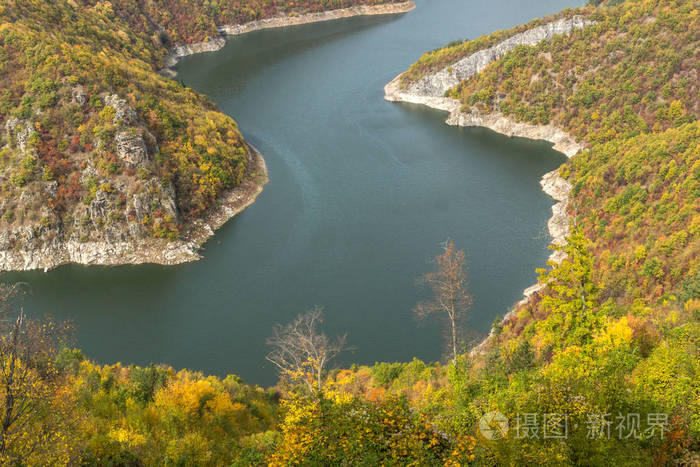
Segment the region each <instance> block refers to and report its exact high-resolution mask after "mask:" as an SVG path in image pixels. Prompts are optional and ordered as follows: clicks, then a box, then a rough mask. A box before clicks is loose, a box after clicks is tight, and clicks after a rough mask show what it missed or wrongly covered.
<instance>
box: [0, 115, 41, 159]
mask: <svg viewBox="0 0 700 467" xmlns="http://www.w3.org/2000/svg"><path fill="white" fill-rule="evenodd" d="M5 131H6V132H7V140H8V141H12V134H13V133H15V136H14V138H15V144H16V145H17V148H18V149H19V150H20V152H25V151H26V150H27V144H28V143H29V138H31V137H32V135H33V134H34V133H36V130H35V129H34V126H33V125H32V122H28V121H25V120H20V119H19V118H16V117H12V118H10V119H8V120H7V121H6V122H5ZM8 144H9V143H8Z"/></svg>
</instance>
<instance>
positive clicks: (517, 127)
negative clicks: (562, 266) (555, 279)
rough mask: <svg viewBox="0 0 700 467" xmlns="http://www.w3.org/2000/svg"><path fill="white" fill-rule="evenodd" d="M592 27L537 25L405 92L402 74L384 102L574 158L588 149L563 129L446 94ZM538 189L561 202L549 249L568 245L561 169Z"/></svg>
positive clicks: (528, 292)
mask: <svg viewBox="0 0 700 467" xmlns="http://www.w3.org/2000/svg"><path fill="white" fill-rule="evenodd" d="M589 24H593V22H591V21H586V20H583V19H582V18H580V17H574V18H572V19H570V20H559V21H556V22H553V23H549V24H546V25H543V26H539V27H537V28H534V29H531V30H529V31H525V32H523V33H520V34H517V35H515V36H513V37H511V38H509V39H506V40H505V41H503V42H501V43H499V44H497V45H495V46H493V47H490V48H488V49H485V50H482V51H479V52H476V53H474V54H472V55H470V56H468V57H466V58H463V59H461V60H459V61H458V62H456V63H454V64H452V65H450V66H448V67H445V68H444V69H442V70H440V71H438V72H436V73H433V74H431V75H429V76H426V77H423V78H421V79H420V80H418V81H417V82H415V83H412V84H411V85H410V86H408V87H407V88H404V87H402V83H401V81H402V76H403V74H401V75H399V76H397V77H396V78H394V79H393V80H392V81H391V82H389V83H388V84H387V85H386V86H385V87H384V98H385V99H386V100H387V101H392V102H407V103H412V104H420V105H425V106H428V107H431V108H434V109H437V110H443V111H446V112H449V116H448V118H447V120H446V123H447V124H448V125H456V126H465V127H467V126H480V127H485V128H488V129H490V130H493V131H495V132H497V133H501V134H504V135H506V136H510V137H513V136H517V137H521V138H529V139H536V140H545V141H548V142H550V143H552V144H553V145H554V146H553V149H555V150H557V151H559V152H561V153H563V154H564V155H565V156H566V157H568V158H571V157H573V156H574V155H575V154H576V153H578V152H579V151H581V150H582V149H584V146H583V145H582V144H580V143H578V142H577V141H576V139H575V138H574V137H572V136H571V135H569V134H568V133H566V132H565V131H563V130H562V129H560V128H557V127H555V126H554V125H551V124H550V125H532V124H529V123H523V122H517V121H514V120H511V119H509V118H507V117H505V116H504V115H502V114H500V113H498V112H494V113H491V114H483V113H477V112H470V113H467V112H463V111H462V104H461V102H459V101H458V100H457V99H452V98H449V97H445V93H446V92H447V91H448V90H449V89H450V88H452V87H453V86H455V85H457V84H458V83H459V82H461V81H462V80H464V79H468V78H469V77H470V76H473V75H475V74H477V73H479V72H480V71H482V70H483V69H484V68H485V67H486V66H487V65H488V64H489V63H491V62H493V61H495V60H498V59H499V58H501V57H502V56H503V55H505V53H507V52H508V51H510V50H512V49H513V48H515V47H516V46H517V45H521V44H527V45H535V44H536V43H538V42H540V41H542V40H550V39H551V38H552V36H553V35H554V34H567V33H569V32H570V31H572V30H573V29H576V28H582V27H584V26H587V25H589ZM540 185H541V186H542V190H543V191H544V192H545V193H547V194H548V195H549V196H550V197H552V198H553V199H554V200H555V201H557V203H556V204H555V205H554V206H552V217H551V218H550V219H549V220H548V222H547V228H548V231H549V235H550V237H551V245H556V246H563V245H565V244H566V235H567V234H568V232H569V216H568V214H567V206H568V203H569V193H570V191H571V184H570V183H569V182H568V181H566V180H565V179H564V178H562V177H561V176H560V175H559V169H555V170H553V171H551V172H548V173H546V174H545V175H544V176H543V177H542V179H541V180H540ZM564 257H565V255H564V253H563V252H561V251H555V252H553V253H552V254H551V255H550V257H549V260H550V261H554V262H555V263H558V262H560V261H562V259H563V258H564ZM542 287H544V285H543V284H540V283H537V284H534V285H532V286H530V287H528V288H526V289H525V290H524V291H523V299H522V300H520V301H519V302H518V303H517V304H516V307H517V306H521V305H524V304H526V303H527V302H528V301H529V300H530V299H531V298H532V297H533V295H534V294H535V293H536V292H538V291H539V290H541V289H542ZM511 314H512V311H511V312H509V313H508V314H506V315H505V317H504V318H503V321H506V320H507V319H508V318H509V317H510V316H511ZM490 337H491V334H489V336H488V337H487V338H486V339H485V340H484V341H482V342H481V343H480V344H479V345H477V346H476V347H475V348H474V349H472V353H478V352H481V351H482V350H483V348H484V346H485V344H486V343H487V342H488V340H489V338H490Z"/></svg>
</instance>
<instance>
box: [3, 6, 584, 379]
mask: <svg viewBox="0 0 700 467" xmlns="http://www.w3.org/2000/svg"><path fill="white" fill-rule="evenodd" d="M581 3H582V2H581V1H577V0H523V1H517V2H514V1H513V0H491V1H488V2H485V1H466V0H428V1H421V0H418V1H417V4H418V7H417V9H416V10H414V11H412V12H410V13H407V14H405V15H402V16H396V17H386V16H385V17H374V18H350V19H346V20H340V21H334V22H329V23H320V24H313V25H306V26H300V27H297V28H284V29H277V30H268V31H260V32H256V33H251V34H248V35H246V36H242V37H237V38H232V39H230V40H229V42H228V44H227V46H226V47H225V48H224V49H223V50H221V51H219V52H216V53H209V54H203V55H198V56H193V57H188V58H186V59H184V60H183V61H182V62H181V64H180V65H179V67H178V71H179V76H178V79H181V80H183V81H184V82H185V84H187V85H188V86H191V87H193V88H194V89H196V90H197V91H199V92H202V93H204V94H206V95H207V96H209V97H210V98H211V99H212V100H213V101H214V102H216V103H217V104H218V105H219V107H220V108H221V109H222V111H224V112H226V113H228V114H230V115H232V116H234V117H235V118H236V120H237V121H238V123H239V125H240V128H241V130H242V132H243V134H244V136H245V137H246V138H247V139H248V140H250V141H251V142H252V143H253V144H254V145H256V146H257V147H258V148H259V149H260V150H261V151H262V153H263V154H264V156H265V159H266V161H267V164H268V167H269V171H270V178H271V182H270V183H269V184H268V185H267V187H266V188H265V190H264V191H263V193H262V195H261V196H260V197H259V198H258V201H257V202H256V203H255V204H254V205H253V206H251V207H250V208H248V209H247V210H246V211H245V212H244V213H243V214H241V215H239V216H238V217H236V218H235V219H234V220H232V221H231V222H229V223H228V224H226V225H225V226H224V227H223V228H222V229H221V230H220V231H219V232H217V234H216V236H215V237H213V238H212V239H211V240H210V241H209V242H208V243H207V244H206V245H205V248H204V249H203V251H202V253H203V255H204V257H205V258H204V259H203V260H201V261H199V262H196V263H191V264H185V265H181V266H176V267H161V266H154V265H145V266H126V267H116V268H105V267H84V266H75V265H70V266H65V267H61V268H59V269H57V270H54V271H51V272H49V273H47V274H44V273H42V272H29V273H21V274H6V275H5V279H6V280H23V281H27V282H29V283H30V284H31V295H30V296H29V297H28V298H27V300H26V304H25V308H26V309H27V310H28V311H29V312H30V313H32V314H34V315H41V314H43V313H50V314H52V315H53V316H54V317H56V318H59V319H65V318H69V319H71V320H72V321H73V323H74V324H75V326H76V328H77V331H76V338H77V341H78V344H79V346H80V347H81V348H82V349H83V350H84V352H85V353H86V355H87V356H89V357H90V358H93V359H96V360H98V361H100V362H105V363H107V362H116V361H121V362H123V363H135V364H148V363H151V362H155V363H161V362H162V363H168V364H171V365H173V366H175V367H176V368H181V367H188V368H192V369H198V370H202V371H204V372H206V373H215V374H220V375H223V374H227V373H236V374H238V375H240V376H242V377H243V378H244V379H246V380H248V381H249V382H254V383H259V384H270V383H273V382H274V381H275V376H274V372H273V371H272V369H271V368H270V367H269V365H266V362H265V360H264V356H265V353H266V352H267V349H266V347H265V344H264V341H265V338H266V337H267V336H268V335H269V334H270V330H271V328H272V327H273V325H274V323H276V322H286V321H288V320H290V319H291V318H292V317H293V316H295V315H296V314H297V313H300V312H303V311H305V310H307V309H309V308H311V307H313V306H315V305H321V306H323V307H324V308H325V309H326V319H325V323H324V324H325V325H326V327H327V330H328V331H329V333H340V332H343V333H344V332H347V333H348V335H349V341H350V343H351V344H352V345H354V346H355V347H356V350H355V351H354V352H353V353H348V354H347V355H345V357H344V359H343V360H342V361H341V362H340V363H341V364H348V363H350V362H357V363H372V362H374V361H375V360H380V361H382V360H408V359H411V358H412V357H414V356H415V357H418V358H421V359H425V360H436V359H439V358H440V356H441V354H442V346H441V339H440V333H439V330H438V329H437V328H436V327H435V326H422V327H419V326H417V325H416V323H415V321H414V320H413V319H412V316H411V309H412V307H413V306H414V305H415V303H416V302H417V301H419V300H421V299H424V298H427V292H426V291H425V290H421V289H418V288H416V287H415V286H414V280H415V278H416V277H418V276H420V275H421V274H423V273H424V272H426V271H427V270H429V269H430V267H431V266H430V264H429V260H430V258H431V257H433V256H434V255H435V254H436V253H438V252H439V249H440V242H442V241H443V240H445V239H446V238H450V239H452V240H454V242H455V243H456V244H457V246H458V247H460V248H464V249H465V250H466V254H467V258H468V262H469V272H470V284H469V286H470V290H471V291H472V292H473V294H474V308H473V311H472V313H471V319H470V325H471V327H472V328H473V329H474V330H476V331H478V332H481V333H485V332H487V331H488V329H489V327H490V324H491V323H492V322H493V320H494V318H495V317H497V316H501V315H503V314H504V313H505V312H506V311H507V310H508V307H509V306H510V305H512V303H513V302H515V301H516V300H518V298H519V297H520V295H521V293H522V290H523V288H524V287H526V286H528V285H530V284H532V283H533V282H534V281H535V273H534V269H535V268H536V267H539V266H541V265H543V264H544V262H545V260H546V257H547V254H548V253H547V250H546V244H547V243H548V237H547V235H546V233H545V224H546V221H547V218H548V217H549V215H550V208H551V205H552V203H553V202H552V200H551V199H549V198H548V197H547V196H546V195H545V194H544V193H542V191H541V190H540V186H539V179H540V177H541V176H542V174H544V173H545V172H547V171H549V170H552V169H554V168H556V167H557V166H558V165H559V164H561V163H562V162H563V161H564V157H563V156H562V155H561V154H559V153H557V152H554V151H552V150H551V149H550V148H549V146H548V145H547V144H546V143H543V142H533V141H527V140H522V139H509V138H506V137H503V136H500V135H497V134H494V133H492V132H489V131H487V130H483V129H463V128H454V127H448V126H447V125H445V124H444V123H443V120H444V118H445V114H443V113H441V112H438V111H433V110H430V109H426V108H422V107H420V106H412V105H407V104H396V103H389V102H385V101H384V100H383V99H382V96H383V86H384V84H386V83H387V82H388V81H390V80H391V79H392V78H393V77H394V76H395V75H397V74H398V73H400V72H401V71H403V70H404V69H406V67H408V66H409V65H410V64H411V63H412V62H413V61H415V60H416V59H417V58H418V57H419V56H420V55H421V54H422V53H423V51H426V50H430V49H433V48H435V47H439V46H441V45H444V44H445V43H447V42H449V41H451V40H454V39H457V38H474V37H477V36H479V35H481V34H484V33H488V32H490V31H493V30H496V29H503V28H507V27H510V26H513V25H516V24H519V23H522V22H525V21H527V20H530V19H532V18H535V17H538V16H542V15H544V14H547V13H552V12H555V11H558V10H560V9H562V8H564V7H567V6H576V5H580V4H581Z"/></svg>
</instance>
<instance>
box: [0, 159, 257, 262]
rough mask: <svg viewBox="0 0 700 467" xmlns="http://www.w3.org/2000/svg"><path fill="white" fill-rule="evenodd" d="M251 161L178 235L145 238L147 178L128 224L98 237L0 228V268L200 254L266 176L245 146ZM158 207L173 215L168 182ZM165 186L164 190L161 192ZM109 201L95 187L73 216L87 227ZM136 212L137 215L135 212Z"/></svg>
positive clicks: (181, 259) (109, 205) (160, 259)
mask: <svg viewBox="0 0 700 467" xmlns="http://www.w3.org/2000/svg"><path fill="white" fill-rule="evenodd" d="M249 153H250V160H249V165H248V167H249V168H248V171H247V173H246V177H245V179H244V181H243V182H242V183H241V184H240V185H239V186H237V187H236V188H234V189H232V190H229V191H228V192H226V193H224V195H223V196H222V200H221V203H220V205H219V206H218V207H217V208H216V209H214V210H213V211H212V212H211V213H210V214H209V215H208V216H207V217H206V218H204V219H201V220H198V221H196V222H195V223H194V224H193V225H192V226H190V229H189V231H188V232H186V233H185V234H184V235H183V236H182V239H178V240H174V241H172V240H167V239H164V238H163V239H161V238H151V237H144V236H143V232H142V231H141V229H142V227H141V224H140V222H139V221H140V220H141V219H142V218H143V217H144V216H146V215H147V213H148V211H149V207H148V205H149V203H152V202H154V199H153V195H149V194H147V193H150V192H151V191H152V190H151V189H152V188H155V187H154V186H150V185H149V184H150V183H151V181H149V182H147V183H146V185H147V187H146V189H145V190H144V191H143V193H144V194H143V195H137V196H134V197H133V199H131V200H130V201H129V204H128V207H129V210H131V211H133V212H134V221H133V222H129V223H128V229H127V230H126V231H125V230H124V229H121V228H116V227H115V228H112V226H111V225H104V226H102V231H103V232H104V235H103V238H102V239H101V240H100V241H92V240H84V239H82V238H80V230H78V231H77V232H76V234H77V235H73V236H72V237H70V238H64V237H63V236H62V233H61V229H60V228H59V230H58V231H56V232H49V230H48V229H45V228H42V227H38V228H37V227H32V226H24V227H19V228H17V229H15V230H13V231H7V230H5V231H0V271H22V270H30V269H44V270H47V269H51V268H54V267H57V266H60V265H62V264H67V263H79V264H91V265H98V264H99V265H119V264H142V263H157V264H166V265H172V264H179V263H184V262H187V261H193V260H196V259H199V258H200V255H199V253H198V250H199V248H200V246H201V245H202V244H203V243H204V242H205V241H206V240H207V239H208V238H209V237H211V236H212V235H213V234H214V231H215V230H216V229H217V228H219V227H220V226H221V225H223V224H224V223H225V222H226V221H228V220H229V219H230V218H231V217H233V216H235V215H236V214H238V213H239V212H241V211H242V210H243V209H245V208H246V207H247V206H249V205H250V204H252V203H253V201H255V198H256V197H257V196H258V195H259V194H260V192H261V191H262V188H263V186H264V185H265V183H267V181H268V177H267V167H266V166H265V161H264V159H263V158H262V155H261V154H260V153H259V152H258V151H257V150H256V149H255V148H253V147H252V146H249ZM160 190H161V192H162V193H161V198H160V199H159V200H158V201H157V202H158V203H160V205H161V207H162V208H163V209H165V210H168V211H170V213H171V214H172V215H175V214H176V211H177V208H176V206H175V204H174V201H172V203H171V204H169V203H168V201H167V200H168V199H170V200H174V197H175V193H174V189H173V188H172V186H170V187H165V188H164V189H163V188H162V187H160ZM163 190H164V191H163ZM113 203H114V201H113V200H112V199H111V197H109V196H107V193H106V192H104V191H102V190H97V191H96V193H95V196H94V198H93V199H92V201H91V202H90V204H89V205H87V206H83V207H82V209H83V210H84V211H83V213H84V214H83V215H82V216H81V217H80V218H79V219H76V220H75V222H76V223H77V224H81V225H82V226H84V227H85V229H88V228H89V226H90V224H92V223H93V222H101V220H102V219H104V216H105V215H107V213H109V212H111V210H112V208H113V207H114V206H113ZM139 216H140V217H139Z"/></svg>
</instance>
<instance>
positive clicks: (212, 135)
mask: <svg viewBox="0 0 700 467" xmlns="http://www.w3.org/2000/svg"><path fill="white" fill-rule="evenodd" d="M375 3H388V2H370V3H366V2H359V1H352V2H347V3H342V2H341V3H338V4H337V5H336V4H332V5H331V4H326V3H316V2H313V1H305V2H299V3H298V4H294V5H293V6H292V5H290V4H288V3H275V4H258V3H255V2H241V1H227V2H219V3H216V2H212V3H209V2H204V3H202V2H188V1H185V0H183V1H179V0H172V1H167V2H140V1H131V0H115V1H114V2H96V1H93V0H58V1H46V0H29V1H17V0H8V1H6V2H3V3H2V5H0V161H1V162H2V173H1V174H0V270H17V269H19V270H22V269H33V268H50V267H54V266H57V265H60V264H63V263H67V262H78V263H85V264H123V263H142V262H156V263H162V264H174V263H179V262H183V261H190V260H193V259H196V258H198V253H197V250H198V248H199V245H200V244H201V243H202V242H203V241H204V240H206V238H208V237H209V236H210V235H212V233H213V230H215V229H216V228H218V227H219V226H220V225H221V224H223V223H224V222H225V221H226V220H227V219H229V218H230V217H231V216H233V215H235V214H236V213H237V212H239V211H240V210H241V209H243V208H245V207H246V206H247V205H248V204H250V203H251V202H252V201H253V200H254V199H255V197H256V195H257V194H258V193H259V192H260V191H261V189H262V186H263V185H264V184H265V182H266V181H267V174H266V168H265V163H264V161H263V159H262V157H261V156H260V154H258V153H257V151H255V150H254V149H253V148H252V147H250V146H249V145H248V144H247V143H246V142H245V141H244V140H243V137H242V136H241V134H240V132H239V131H238V128H237V126H236V123H235V122H234V121H233V120H232V119H231V118H230V117H228V116H225V115H223V114H221V113H220V112H218V111H217V109H216V107H215V106H214V105H213V104H212V103H211V102H209V101H208V100H207V99H206V98H205V97H203V96H200V95H198V94H197V93H195V92H193V91H192V90H190V89H188V88H186V87H183V86H182V85H181V84H178V83H176V82H175V81H172V80H170V79H167V78H165V77H163V76H161V75H159V74H158V73H157V70H160V69H162V68H163V67H164V66H165V65H166V64H172V62H168V60H167V58H168V57H169V56H170V55H169V54H170V53H171V51H172V50H173V47H174V46H176V45H178V44H185V45H186V44H191V43H194V42H196V41H198V40H203V39H209V38H215V39H216V40H218V41H219V42H220V43H223V39H222V38H221V36H220V34H221V33H220V32H219V26H222V25H225V24H238V23H239V22H242V21H248V20H257V19H264V18H278V17H280V16H284V15H292V16H294V17H297V16H298V15H299V14H300V13H306V12H318V11H325V10H328V9H332V8H337V7H345V6H356V5H365V6H367V5H370V6H371V5H374V4H375ZM370 6H367V7H368V8H370ZM410 7H412V3H411V4H409V3H405V4H401V6H400V7H398V8H395V7H393V4H390V3H389V5H388V6H387V7H383V6H382V8H388V9H387V10H386V11H387V12H399V11H406V10H407V9H410ZM363 12H364V10H357V11H356V12H355V11H354V10H353V14H362V13H363ZM372 12H374V10H372ZM190 49H191V47H190ZM190 51H191V50H190ZM166 62H167V63H166Z"/></svg>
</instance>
